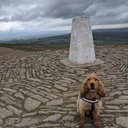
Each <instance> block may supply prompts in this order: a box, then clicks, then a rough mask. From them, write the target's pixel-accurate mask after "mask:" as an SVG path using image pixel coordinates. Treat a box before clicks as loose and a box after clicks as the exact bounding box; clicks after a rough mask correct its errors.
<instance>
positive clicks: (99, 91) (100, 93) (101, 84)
mask: <svg viewBox="0 0 128 128" xmlns="http://www.w3.org/2000/svg"><path fill="white" fill-rule="evenodd" d="M98 94H99V96H100V97H105V95H106V94H105V90H104V85H103V83H102V82H101V81H99V87H98Z"/></svg>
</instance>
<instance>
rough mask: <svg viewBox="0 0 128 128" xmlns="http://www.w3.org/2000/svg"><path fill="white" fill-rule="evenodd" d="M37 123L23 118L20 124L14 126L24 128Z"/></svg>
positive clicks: (34, 120) (31, 119)
mask: <svg viewBox="0 0 128 128" xmlns="http://www.w3.org/2000/svg"><path fill="white" fill-rule="evenodd" d="M38 122H39V121H38V120H37V119H33V118H30V117H29V118H24V119H22V120H21V122H19V123H17V124H16V125H15V126H16V127H17V128H18V127H26V126H30V125H33V124H37V123H38Z"/></svg>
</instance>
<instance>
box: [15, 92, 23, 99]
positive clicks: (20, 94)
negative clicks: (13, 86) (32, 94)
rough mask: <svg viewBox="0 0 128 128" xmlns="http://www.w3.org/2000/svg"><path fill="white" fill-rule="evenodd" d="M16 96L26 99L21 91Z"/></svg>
mask: <svg viewBox="0 0 128 128" xmlns="http://www.w3.org/2000/svg"><path fill="white" fill-rule="evenodd" d="M15 96H16V97H18V98H21V99H22V100H24V95H23V94H22V93H21V92H17V93H16V94H15Z"/></svg>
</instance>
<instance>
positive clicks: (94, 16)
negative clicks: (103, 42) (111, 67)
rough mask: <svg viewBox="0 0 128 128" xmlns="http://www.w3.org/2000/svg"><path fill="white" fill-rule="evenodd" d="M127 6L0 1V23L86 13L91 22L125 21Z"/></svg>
mask: <svg viewBox="0 0 128 128" xmlns="http://www.w3.org/2000/svg"><path fill="white" fill-rule="evenodd" d="M127 7H128V0H47V1H46V0H36V1H35V0H0V22H8V21H20V22H29V21H35V22H36V21H37V22H38V21H43V19H44V18H53V19H56V18H60V19H65V20H67V19H72V18H73V17H76V16H90V17H91V21H92V23H93V24H107V23H126V22H128V18H127V16H128V15H127ZM124 13H126V15H122V14H124Z"/></svg>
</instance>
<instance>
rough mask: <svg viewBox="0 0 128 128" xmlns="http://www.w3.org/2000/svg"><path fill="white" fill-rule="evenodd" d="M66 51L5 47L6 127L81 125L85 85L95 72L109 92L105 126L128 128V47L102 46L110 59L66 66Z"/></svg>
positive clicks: (0, 113)
mask: <svg viewBox="0 0 128 128" xmlns="http://www.w3.org/2000/svg"><path fill="white" fill-rule="evenodd" d="M65 57H68V50H46V51H41V52H22V51H18V50H10V49H7V48H0V128H75V127H76V125H77V121H76V119H75V118H76V101H77V95H78V92H79V88H80V86H81V83H82V81H83V80H84V79H85V77H86V75H87V74H89V73H92V72H96V73H97V74H98V75H99V77H100V78H101V80H102V81H103V83H104V85H105V88H106V92H107V96H106V97H105V98H104V99H103V107H102V111H101V114H100V120H101V128H128V47H125V46H124V47H123V46H121V47H120V46H118V47H116V46H114V47H110V46H108V47H107V46H106V47H105V46H97V47H96V57H97V58H99V59H101V60H103V61H104V62H105V63H104V64H102V65H100V66H93V67H89V68H71V67H67V66H64V65H63V64H61V62H60V60H61V59H63V58H65ZM91 127H92V124H91V122H87V124H86V128H91Z"/></svg>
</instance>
